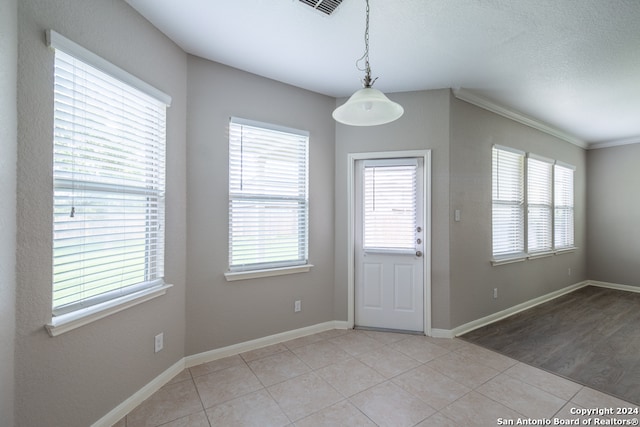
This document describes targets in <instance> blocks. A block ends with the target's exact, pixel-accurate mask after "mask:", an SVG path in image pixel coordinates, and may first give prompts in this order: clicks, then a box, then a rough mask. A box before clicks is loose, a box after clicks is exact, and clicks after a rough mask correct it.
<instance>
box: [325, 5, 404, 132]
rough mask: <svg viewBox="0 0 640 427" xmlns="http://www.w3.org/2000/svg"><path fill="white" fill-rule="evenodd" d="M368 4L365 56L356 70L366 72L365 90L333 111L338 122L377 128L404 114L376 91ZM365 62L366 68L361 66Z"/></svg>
mask: <svg viewBox="0 0 640 427" xmlns="http://www.w3.org/2000/svg"><path fill="white" fill-rule="evenodd" d="M366 3H367V20H366V25H365V31H364V46H365V49H364V54H363V55H362V56H361V57H360V58H359V59H358V60H357V61H356V68H358V70H360V71H364V72H365V75H364V79H363V80H362V86H363V88H362V89H360V90H359V91H357V92H356V93H354V94H353V95H351V98H349V99H348V100H347V102H345V103H344V104H342V105H341V106H339V107H338V108H336V109H335V110H334V111H333V118H334V120H336V121H337V122H340V123H344V124H345V125H351V126H376V125H382V124H385V123H389V122H392V121H394V120H397V119H398V118H400V116H402V114H403V113H404V109H403V108H402V106H401V105H400V104H397V103H395V102H393V101H391V100H390V99H389V98H387V97H386V96H385V94H384V93H382V92H380V91H379V90H378V89H374V88H372V87H371V86H373V83H375V81H376V80H377V79H378V78H377V77H376V78H375V79H373V80H372V79H371V67H370V66H369V0H366ZM363 60H364V68H361V67H360V66H359V64H360V62H362V61H363Z"/></svg>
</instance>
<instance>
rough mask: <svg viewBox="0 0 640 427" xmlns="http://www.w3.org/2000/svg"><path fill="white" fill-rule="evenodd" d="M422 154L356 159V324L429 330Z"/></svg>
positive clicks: (384, 327) (407, 329) (409, 329)
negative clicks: (425, 304)
mask: <svg viewBox="0 0 640 427" xmlns="http://www.w3.org/2000/svg"><path fill="white" fill-rule="evenodd" d="M423 169H424V166H423V160H422V159H418V158H407V159H381V160H361V161H358V162H357V163H356V170H357V177H356V236H355V238H356V239H355V241H356V254H355V255H356V256H355V259H356V268H355V305H356V307H355V324H356V326H362V327H373V328H383V329H396V330H406V331H420V332H422V331H424V260H423V256H424V255H423V252H424V241H425V236H424V233H425V231H424V224H423V223H422V221H423V216H424V215H423V192H424V189H423V173H424V171H423Z"/></svg>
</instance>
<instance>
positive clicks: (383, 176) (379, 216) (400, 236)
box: [363, 165, 417, 250]
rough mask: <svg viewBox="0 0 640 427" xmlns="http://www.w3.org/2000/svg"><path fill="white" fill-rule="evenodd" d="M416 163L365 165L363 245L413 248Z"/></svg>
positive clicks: (365, 246) (374, 247)
mask: <svg viewBox="0 0 640 427" xmlns="http://www.w3.org/2000/svg"><path fill="white" fill-rule="evenodd" d="M416 173H417V166H416V165H405V166H365V168H364V207H363V208H364V248H365V249H408V250H413V249H414V248H415V229H416Z"/></svg>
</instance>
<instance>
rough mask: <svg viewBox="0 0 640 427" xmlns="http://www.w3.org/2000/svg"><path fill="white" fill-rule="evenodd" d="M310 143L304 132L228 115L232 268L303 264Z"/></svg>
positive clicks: (242, 268)
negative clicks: (229, 117) (229, 118)
mask: <svg viewBox="0 0 640 427" xmlns="http://www.w3.org/2000/svg"><path fill="white" fill-rule="evenodd" d="M308 144H309V134H308V132H305V131H299V130H295V129H289V128H283V127H278V126H274V125H270V124H265V123H259V122H254V121H250V120H245V119H240V118H236V117H232V118H231V120H230V123H229V270H230V271H232V272H234V271H252V270H263V269H272V268H281V267H290V266H298V265H305V264H307V258H308V257H307V253H308V244H309V243H308V217H309V213H308V210H309V198H308Z"/></svg>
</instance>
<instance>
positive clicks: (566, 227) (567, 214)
mask: <svg viewBox="0 0 640 427" xmlns="http://www.w3.org/2000/svg"><path fill="white" fill-rule="evenodd" d="M573 172H574V168H573V166H570V165H564V164H560V163H556V165H555V166H554V176H555V180H554V195H555V198H554V219H555V221H554V246H555V247H556V249H564V248H571V247H573V245H574V241H573Z"/></svg>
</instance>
